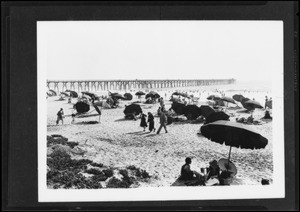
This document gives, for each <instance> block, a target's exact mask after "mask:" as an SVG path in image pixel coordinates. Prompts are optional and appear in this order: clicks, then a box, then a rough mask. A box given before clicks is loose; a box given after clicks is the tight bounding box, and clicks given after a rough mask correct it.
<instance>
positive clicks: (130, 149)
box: [45, 85, 273, 187]
mask: <svg viewBox="0 0 300 212" xmlns="http://www.w3.org/2000/svg"><path fill="white" fill-rule="evenodd" d="M220 86H221V85H220ZM221 87H222V86H221ZM222 88H223V89H224V86H223V87H222ZM226 89H227V90H226V95H227V96H232V95H233V94H234V93H238V91H237V90H232V89H230V87H227V88H226ZM175 90H181V91H183V90H186V91H187V92H188V93H189V91H192V92H194V95H195V96H197V94H198V93H201V95H200V102H199V103H198V105H200V104H205V102H206V99H205V98H206V97H207V96H208V95H209V94H213V93H214V92H215V87H214V88H212V87H209V86H207V87H204V88H203V89H202V91H201V89H200V91H199V88H178V89H175V88H173V89H165V90H162V89H160V90H158V92H159V94H161V96H162V97H165V93H166V94H167V99H169V95H171V93H172V92H173V91H175ZM136 91H137V90H135V91H132V93H133V94H134V93H135V92H136ZM123 93H124V92H123ZM240 93H241V94H244V95H245V96H246V97H249V98H255V99H256V100H259V101H260V102H261V103H262V104H264V97H265V95H270V92H266V91H263V90H261V91H260V90H257V91H253V90H252V91H248V90H247V91H242V90H241V91H240ZM58 99H59V97H58V96H54V97H49V98H48V99H47V135H53V134H60V135H62V136H64V137H66V138H68V139H69V141H74V142H79V146H80V147H81V148H82V149H85V150H86V154H84V155H81V156H80V155H76V156H73V158H74V159H82V158H84V159H89V160H92V161H94V162H97V163H102V164H104V165H105V166H110V167H116V168H125V167H127V166H129V165H134V166H136V167H139V168H141V169H144V170H146V171H147V172H148V173H149V174H150V175H151V176H152V178H151V180H149V181H147V182H139V186H140V187H160V186H170V185H171V184H173V183H174V182H175V181H176V179H177V178H178V177H179V175H180V169H181V166H182V165H183V164H184V160H185V158H186V157H191V158H192V164H191V168H192V169H193V170H196V171H198V172H200V168H201V167H208V166H209V162H210V161H212V160H214V159H215V160H219V159H221V158H227V157H228V153H229V146H225V144H224V145H220V144H218V143H215V142H212V141H210V140H208V139H207V138H205V137H204V136H201V135H198V134H197V133H198V132H199V130H200V127H201V126H202V124H193V123H191V122H189V121H187V122H177V123H172V124H171V125H168V126H167V128H168V133H165V131H164V129H162V131H161V133H160V134H159V135H157V134H156V133H153V132H152V133H148V131H147V130H146V132H144V131H143V129H142V128H141V127H140V119H138V120H137V121H134V120H125V119H124V113H123V110H124V108H125V105H129V104H130V102H134V101H136V100H137V99H136V98H134V99H133V100H132V101H121V102H120V107H119V108H116V109H103V110H102V116H101V123H98V124H84V122H87V121H98V116H95V117H89V118H76V122H75V124H71V117H70V116H67V117H66V118H65V119H64V125H61V123H60V125H57V126H56V123H55V121H56V117H57V116H56V113H57V112H58V110H59V109H60V108H63V109H64V112H65V115H70V114H71V111H72V107H73V104H74V103H76V99H72V103H71V104H70V103H68V101H67V100H64V101H58ZM167 99H165V105H166V109H169V108H170V107H171V102H169V101H167ZM142 102H144V98H142ZM228 106H229V107H228V108H227V111H226V112H227V113H228V114H231V117H230V119H231V121H235V118H236V117H238V116H240V117H247V116H249V115H250V114H246V113H238V112H237V109H233V107H234V106H235V105H228ZM141 107H142V109H143V112H144V113H145V114H147V112H152V113H153V114H156V111H157V109H158V107H159V103H157V104H143V103H142V104H141ZM253 116H254V118H256V119H259V118H261V117H263V116H264V110H263V109H256V110H255V112H254V113H253ZM155 127H156V129H157V128H158V127H159V118H158V117H155ZM250 127H252V128H253V129H254V130H256V131H257V132H259V133H260V134H261V135H263V136H264V137H266V138H267V139H268V145H267V146H266V147H265V148H264V149H258V150H251V149H238V148H235V147H233V148H232V151H231V161H232V162H233V163H234V164H235V165H236V167H237V170H238V173H237V175H236V177H235V180H234V183H233V185H258V184H261V180H262V178H264V179H268V180H269V181H270V183H272V180H273V176H272V175H273V154H272V149H273V147H272V121H269V122H264V123H263V124H261V125H251V126H250ZM45 140H46V139H45Z"/></svg>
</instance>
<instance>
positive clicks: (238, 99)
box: [232, 94, 245, 102]
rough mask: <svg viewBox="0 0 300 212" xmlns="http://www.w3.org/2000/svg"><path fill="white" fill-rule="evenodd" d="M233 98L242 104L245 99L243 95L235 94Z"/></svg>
mask: <svg viewBox="0 0 300 212" xmlns="http://www.w3.org/2000/svg"><path fill="white" fill-rule="evenodd" d="M232 98H233V99H234V100H235V101H237V102H242V100H243V99H244V98H245V97H244V96H243V95H241V94H235V95H233V96H232Z"/></svg>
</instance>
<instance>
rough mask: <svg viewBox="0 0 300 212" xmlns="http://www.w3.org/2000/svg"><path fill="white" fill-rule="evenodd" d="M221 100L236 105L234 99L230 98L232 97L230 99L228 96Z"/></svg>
mask: <svg viewBox="0 0 300 212" xmlns="http://www.w3.org/2000/svg"><path fill="white" fill-rule="evenodd" d="M221 100H223V101H225V102H230V103H232V104H235V101H234V99H233V98H230V97H228V96H224V97H222V98H221Z"/></svg>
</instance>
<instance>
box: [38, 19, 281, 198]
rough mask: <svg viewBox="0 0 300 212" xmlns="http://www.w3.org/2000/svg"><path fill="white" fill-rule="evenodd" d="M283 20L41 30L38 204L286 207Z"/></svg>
mask: <svg viewBox="0 0 300 212" xmlns="http://www.w3.org/2000/svg"><path fill="white" fill-rule="evenodd" d="M283 48H284V46H283V22H282V21H242V20H240V21H225V20H223V21H204V20H197V21H196V20H195V21H193V20H188V21H38V22H37V69H38V72H37V74H38V76H37V78H38V88H37V89H38V117H39V119H38V127H39V129H38V179H39V182H38V185H39V186H38V189H39V201H41V202H53V201H56V202H58V201H66V202H69V201H131V200H132V201H138V200H194V199H199V200H201V199H203V200H208V199H212V200H213V199H248V198H249V199H254V198H283V197H284V195H285V193H284V191H285V190H284V189H285V187H284V182H285V181H284V180H285V178H284V131H283V129H284V127H283V122H284V116H283V90H284V89H283Z"/></svg>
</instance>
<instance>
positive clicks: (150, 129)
mask: <svg viewBox="0 0 300 212" xmlns="http://www.w3.org/2000/svg"><path fill="white" fill-rule="evenodd" d="M148 123H149V131H150V132H152V130H153V132H155V127H154V116H153V115H152V113H150V112H148Z"/></svg>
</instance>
